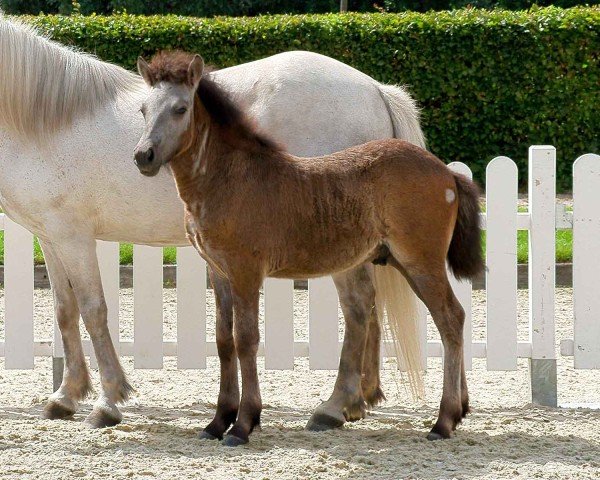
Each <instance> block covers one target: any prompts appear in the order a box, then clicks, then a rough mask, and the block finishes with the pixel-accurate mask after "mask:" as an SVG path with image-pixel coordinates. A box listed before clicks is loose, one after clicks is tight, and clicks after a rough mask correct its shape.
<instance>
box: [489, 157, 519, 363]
mask: <svg viewBox="0 0 600 480" xmlns="http://www.w3.org/2000/svg"><path fill="white" fill-rule="evenodd" d="M517 182H518V174H517V166H516V165H515V162H513V161H512V160H511V159H510V158H508V157H496V158H494V159H493V160H492V161H491V162H490V163H489V164H488V166H487V169H486V182H485V184H486V209H487V218H486V223H487V224H486V231H487V241H486V266H487V272H486V282H485V283H486V285H485V293H486V303H487V339H486V343H487V369H488V370H516V369H517Z"/></svg>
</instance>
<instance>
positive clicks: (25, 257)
mask: <svg viewBox="0 0 600 480" xmlns="http://www.w3.org/2000/svg"><path fill="white" fill-rule="evenodd" d="M4 235H5V237H4V302H5V303H4V305H5V307H4V337H5V352H4V355H5V367H6V368H7V369H12V368H14V369H21V368H23V369H31V368H33V365H34V352H33V236H32V235H31V233H29V232H28V231H27V230H26V229H25V228H23V227H22V226H21V225H19V224H18V223H15V222H13V221H12V220H11V219H9V218H8V217H6V216H5V217H4Z"/></svg>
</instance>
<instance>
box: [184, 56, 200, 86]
mask: <svg viewBox="0 0 600 480" xmlns="http://www.w3.org/2000/svg"><path fill="white" fill-rule="evenodd" d="M203 71H204V60H203V59H202V57H201V56H200V55H194V58H193V59H192V61H191V62H190V65H189V67H188V83H189V84H190V85H191V86H193V87H194V89H196V87H197V86H198V84H199V83H200V79H201V78H202V72H203Z"/></svg>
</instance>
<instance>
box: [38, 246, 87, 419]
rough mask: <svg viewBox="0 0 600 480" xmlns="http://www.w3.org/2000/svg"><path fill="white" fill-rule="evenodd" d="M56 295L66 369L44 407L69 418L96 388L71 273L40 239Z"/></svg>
mask: <svg viewBox="0 0 600 480" xmlns="http://www.w3.org/2000/svg"><path fill="white" fill-rule="evenodd" d="M40 244H41V246H42V249H43V251H44V258H45V260H46V266H47V268H48V275H49V277H50V282H51V284H52V294H53V296H54V312H55V315H56V319H57V323H58V326H59V328H60V334H61V337H62V341H63V345H64V351H65V370H64V373H63V379H62V383H61V385H60V387H59V388H58V390H57V391H56V392H54V393H53V394H52V395H50V398H49V399H48V403H47V404H46V407H45V408H44V417H45V418H49V419H57V418H66V417H69V416H71V415H73V414H74V413H75V412H76V411H77V407H78V401H79V400H82V399H83V398H85V397H86V396H87V395H88V393H89V392H90V391H91V389H92V385H91V382H90V375H89V371H88V369H87V365H86V363H85V357H84V356H83V348H82V345H81V335H80V333H79V309H78V308H77V300H76V299H75V294H74V293H73V289H72V288H71V285H69V279H68V278H67V273H66V272H65V269H64V268H63V266H62V263H61V262H60V260H58V258H57V257H56V255H55V253H54V250H53V249H52V247H51V246H50V244H48V243H46V242H44V241H42V240H40Z"/></svg>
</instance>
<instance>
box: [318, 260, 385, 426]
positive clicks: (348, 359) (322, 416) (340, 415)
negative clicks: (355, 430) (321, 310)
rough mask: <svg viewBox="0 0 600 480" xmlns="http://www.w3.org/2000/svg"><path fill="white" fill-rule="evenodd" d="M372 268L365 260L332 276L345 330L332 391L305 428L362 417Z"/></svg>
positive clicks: (371, 291)
mask: <svg viewBox="0 0 600 480" xmlns="http://www.w3.org/2000/svg"><path fill="white" fill-rule="evenodd" d="M372 270H373V266H372V265H368V264H365V265H361V266H359V267H356V268H355V269H353V270H349V271H347V272H343V273H338V274H336V275H333V276H332V277H333V280H334V282H335V286H336V288H337V291H338V295H339V297H340V304H341V306H342V311H343V312H344V319H345V321H346V332H345V334H344V344H343V346H342V353H341V355H340V366H339V369H338V376H337V379H336V382H335V387H334V389H333V393H332V394H331V397H329V399H328V400H327V401H325V402H323V403H322V404H321V405H319V406H318V407H317V408H316V410H315V411H314V413H313V414H312V416H311V418H310V420H309V422H308V424H307V425H306V428H307V429H308V430H315V431H320V430H328V429H331V428H336V427H340V426H342V425H343V424H344V423H345V422H346V421H351V422H352V421H356V420H360V419H362V418H364V417H365V414H366V407H367V403H366V401H365V398H364V396H363V391H362V386H361V378H362V367H363V361H364V356H365V347H366V343H367V329H368V325H369V320H370V316H371V312H372V310H373V306H374V304H375V288H374V287H373V280H372Z"/></svg>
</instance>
